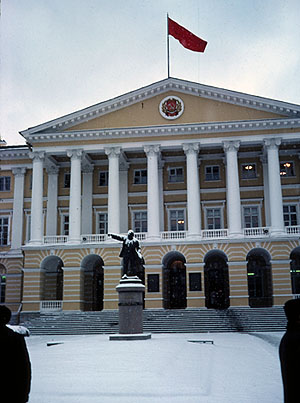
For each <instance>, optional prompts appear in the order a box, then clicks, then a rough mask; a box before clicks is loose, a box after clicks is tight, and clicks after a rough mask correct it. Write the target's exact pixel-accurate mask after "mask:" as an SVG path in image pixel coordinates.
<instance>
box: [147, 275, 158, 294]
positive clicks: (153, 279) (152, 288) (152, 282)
mask: <svg viewBox="0 0 300 403" xmlns="http://www.w3.org/2000/svg"><path fill="white" fill-rule="evenodd" d="M148 292H159V274H148Z"/></svg>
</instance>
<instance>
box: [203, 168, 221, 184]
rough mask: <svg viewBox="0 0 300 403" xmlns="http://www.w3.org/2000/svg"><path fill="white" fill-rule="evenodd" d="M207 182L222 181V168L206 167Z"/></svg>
mask: <svg viewBox="0 0 300 403" xmlns="http://www.w3.org/2000/svg"><path fill="white" fill-rule="evenodd" d="M205 180H206V181H218V180H220V166H219V165H207V166H206V167H205Z"/></svg>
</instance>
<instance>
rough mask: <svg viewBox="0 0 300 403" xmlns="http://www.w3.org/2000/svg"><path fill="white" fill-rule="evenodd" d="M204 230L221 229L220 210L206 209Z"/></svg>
mask: <svg viewBox="0 0 300 403" xmlns="http://www.w3.org/2000/svg"><path fill="white" fill-rule="evenodd" d="M206 228H207V229H220V228H221V209H220V208H208V209H206Z"/></svg>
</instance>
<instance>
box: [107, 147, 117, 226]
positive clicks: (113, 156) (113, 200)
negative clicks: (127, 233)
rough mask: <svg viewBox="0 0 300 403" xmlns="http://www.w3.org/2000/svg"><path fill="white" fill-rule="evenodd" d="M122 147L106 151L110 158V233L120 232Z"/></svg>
mask: <svg viewBox="0 0 300 403" xmlns="http://www.w3.org/2000/svg"><path fill="white" fill-rule="evenodd" d="M120 151H121V149H120V147H109V148H106V149H105V154H106V155H107V156H108V208H107V211H108V232H109V233H117V234H118V233H119V232H120V177H119V156H120Z"/></svg>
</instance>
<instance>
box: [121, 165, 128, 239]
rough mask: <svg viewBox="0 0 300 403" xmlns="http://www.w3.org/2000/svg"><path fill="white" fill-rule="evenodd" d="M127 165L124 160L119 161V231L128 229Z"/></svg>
mask: <svg viewBox="0 0 300 403" xmlns="http://www.w3.org/2000/svg"><path fill="white" fill-rule="evenodd" d="M128 167H129V164H128V162H126V161H125V160H124V157H123V158H122V160H121V161H120V173H119V175H120V231H121V233H126V232H127V231H128Z"/></svg>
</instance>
